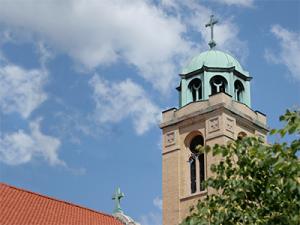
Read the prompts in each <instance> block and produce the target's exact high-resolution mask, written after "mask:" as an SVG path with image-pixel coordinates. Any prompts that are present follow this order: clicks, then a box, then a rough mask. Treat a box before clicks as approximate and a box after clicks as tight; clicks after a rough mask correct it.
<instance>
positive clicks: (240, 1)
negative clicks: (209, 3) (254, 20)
mask: <svg viewBox="0 0 300 225" xmlns="http://www.w3.org/2000/svg"><path fill="white" fill-rule="evenodd" d="M214 1H216V2H219V3H222V4H226V5H230V6H231V5H236V6H242V7H253V4H254V0H214Z"/></svg>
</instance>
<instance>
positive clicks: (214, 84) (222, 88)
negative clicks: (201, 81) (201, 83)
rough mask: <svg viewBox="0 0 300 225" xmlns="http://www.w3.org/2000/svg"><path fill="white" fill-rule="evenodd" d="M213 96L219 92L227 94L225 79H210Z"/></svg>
mask: <svg viewBox="0 0 300 225" xmlns="http://www.w3.org/2000/svg"><path fill="white" fill-rule="evenodd" d="M210 86H211V94H212V95H214V94H217V93H219V92H223V93H226V92H227V81H226V79H225V78H224V77H222V76H220V75H217V76H214V77H213V78H211V79H210Z"/></svg>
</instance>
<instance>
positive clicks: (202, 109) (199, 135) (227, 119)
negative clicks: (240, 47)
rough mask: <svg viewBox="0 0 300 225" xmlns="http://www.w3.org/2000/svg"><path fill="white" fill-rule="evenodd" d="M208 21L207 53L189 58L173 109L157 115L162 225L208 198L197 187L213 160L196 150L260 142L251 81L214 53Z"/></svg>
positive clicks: (260, 121) (263, 130) (172, 224)
mask: <svg viewBox="0 0 300 225" xmlns="http://www.w3.org/2000/svg"><path fill="white" fill-rule="evenodd" d="M216 23H217V21H216V20H214V18H213V16H212V17H211V19H210V22H209V23H208V24H207V25H206V26H207V27H210V28H211V41H210V42H209V46H210V50H208V51H205V52H202V53H200V54H199V55H197V56H195V57H194V58H193V59H192V60H191V61H190V63H188V64H187V66H186V67H184V68H183V70H182V73H181V74H180V78H181V81H180V84H179V86H178V87H177V90H178V93H179V107H178V108H171V109H168V110H165V111H164V112H162V123H161V125H160V127H161V129H162V135H163V143H162V195H163V225H178V224H179V223H180V222H182V220H183V219H184V218H185V217H186V216H187V215H188V214H189V209H190V207H191V206H193V205H196V204H197V202H198V200H199V199H201V198H203V197H205V196H206V195H209V194H210V193H212V192H213V190H210V189H205V187H204V185H203V182H204V181H205V180H206V179H207V177H209V176H212V173H211V171H210V167H211V165H212V164H214V163H216V162H217V161H218V159H217V158H215V157H213V156H212V155H211V154H200V155H199V154H193V153H195V148H196V146H198V145H209V146H213V145H215V144H221V145H222V144H226V143H227V142H228V141H230V140H236V139H237V138H239V137H244V136H253V135H256V136H259V137H261V138H263V139H265V138H266V134H267V131H268V130H267V126H266V116H265V115H264V114H262V113H260V112H258V111H254V110H253V109H252V108H251V98H250V81H251V79H252V77H251V76H250V75H249V73H248V72H246V71H245V70H244V69H243V68H242V66H241V65H240V63H239V62H238V61H237V60H236V59H235V58H234V57H232V56H231V55H230V54H228V53H225V52H222V51H218V50H215V49H214V47H215V46H216V43H215V42H214V40H213V26H214V24H216Z"/></svg>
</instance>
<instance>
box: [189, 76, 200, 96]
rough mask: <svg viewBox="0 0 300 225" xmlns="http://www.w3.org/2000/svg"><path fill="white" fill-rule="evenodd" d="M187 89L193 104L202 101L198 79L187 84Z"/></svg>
mask: <svg viewBox="0 0 300 225" xmlns="http://www.w3.org/2000/svg"><path fill="white" fill-rule="evenodd" d="M189 89H190V91H191V93H192V96H193V102H195V101H198V100H201V99H202V84H201V80H200V79H199V78H195V79H193V80H192V81H191V82H190V83H189Z"/></svg>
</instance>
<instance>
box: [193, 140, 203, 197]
mask: <svg viewBox="0 0 300 225" xmlns="http://www.w3.org/2000/svg"><path fill="white" fill-rule="evenodd" d="M203 145H204V139H203V137H202V136H201V135H197V136H196V137H194V138H193V139H192V141H191V143H190V151H191V152H192V156H191V158H190V160H189V162H190V182H191V193H192V194H193V193H195V192H196V191H197V186H198V185H199V190H200V191H203V190H204V180H205V160H204V154H203V153H199V151H198V149H197V148H198V147H199V146H203ZM197 168H198V169H197ZM197 171H199V174H198V175H197ZM197 177H199V178H198V179H199V180H198V179H197ZM197 180H198V181H197Z"/></svg>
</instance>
